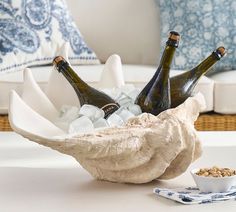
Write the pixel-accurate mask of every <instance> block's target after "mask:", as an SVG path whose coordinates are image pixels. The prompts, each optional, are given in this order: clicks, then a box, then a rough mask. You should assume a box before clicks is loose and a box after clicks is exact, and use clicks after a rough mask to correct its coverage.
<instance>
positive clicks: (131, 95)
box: [127, 88, 140, 102]
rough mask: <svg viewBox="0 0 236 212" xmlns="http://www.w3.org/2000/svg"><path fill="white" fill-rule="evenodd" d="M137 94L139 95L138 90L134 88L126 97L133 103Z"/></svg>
mask: <svg viewBox="0 0 236 212" xmlns="http://www.w3.org/2000/svg"><path fill="white" fill-rule="evenodd" d="M139 93H140V89H137V88H135V89H133V90H132V91H130V92H129V93H127V96H128V97H130V98H131V99H132V100H133V102H134V101H135V99H136V97H137V96H138V95H139Z"/></svg>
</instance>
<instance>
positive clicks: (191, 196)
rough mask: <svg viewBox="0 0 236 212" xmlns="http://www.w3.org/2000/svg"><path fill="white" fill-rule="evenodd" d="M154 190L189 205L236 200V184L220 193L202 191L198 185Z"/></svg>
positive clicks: (158, 193) (160, 194)
mask: <svg viewBox="0 0 236 212" xmlns="http://www.w3.org/2000/svg"><path fill="white" fill-rule="evenodd" d="M153 192H154V193H155V194H157V195H159V196H162V197H165V198H168V199H171V200H174V201H177V202H180V203H183V204H187V205H191V204H203V203H213V202H219V201H226V200H236V186H233V187H232V188H231V189H230V190H229V191H228V192H220V193H212V192H201V191H200V190H199V189H198V188H196V187H188V188H177V189H167V188H155V189H154V190H153Z"/></svg>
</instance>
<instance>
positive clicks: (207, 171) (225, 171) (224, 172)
mask: <svg viewBox="0 0 236 212" xmlns="http://www.w3.org/2000/svg"><path fill="white" fill-rule="evenodd" d="M196 175H198V176H204V177H230V176H233V175H236V170H233V169H230V168H219V167H217V166H213V167H212V168H201V169H200V170H199V171H198V172H196Z"/></svg>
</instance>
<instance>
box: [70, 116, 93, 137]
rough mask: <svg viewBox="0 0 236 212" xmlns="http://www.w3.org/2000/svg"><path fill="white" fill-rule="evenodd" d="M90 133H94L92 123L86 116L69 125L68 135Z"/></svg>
mask: <svg viewBox="0 0 236 212" xmlns="http://www.w3.org/2000/svg"><path fill="white" fill-rule="evenodd" d="M92 131H94V127H93V123H92V121H91V120H90V119H89V118H88V117H86V116H81V117H79V118H77V119H75V120H74V121H72V122H71V123H70V125H69V130H68V132H69V133H70V134H77V133H90V132H92Z"/></svg>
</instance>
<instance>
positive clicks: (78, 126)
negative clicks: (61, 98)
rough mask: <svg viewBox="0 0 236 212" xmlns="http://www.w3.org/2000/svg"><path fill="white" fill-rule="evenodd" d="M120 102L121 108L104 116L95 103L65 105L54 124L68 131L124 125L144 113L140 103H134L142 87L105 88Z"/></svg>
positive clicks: (89, 130) (106, 91)
mask: <svg viewBox="0 0 236 212" xmlns="http://www.w3.org/2000/svg"><path fill="white" fill-rule="evenodd" d="M102 91H103V92H104V93H106V94H107V95H109V96H111V97H112V98H113V99H114V100H115V101H116V102H118V103H119V105H120V108H119V109H118V110H117V111H115V112H114V113H113V114H111V115H110V116H109V117H108V118H107V119H105V118H104V115H105V114H104V111H103V110H101V109H100V108H98V107H95V106H93V105H88V104H85V105H83V106H82V107H81V108H78V107H75V106H69V105H63V106H62V107H61V110H60V116H59V117H58V118H57V119H56V120H55V122H54V124H55V125H57V126H58V127H59V128H61V129H63V130H64V131H66V132H68V133H70V134H71V133H89V132H91V131H93V130H95V129H97V128H105V127H114V126H121V125H123V124H124V123H125V122H126V121H127V120H128V119H129V118H131V117H134V116H137V115H139V114H141V113H142V111H141V108H140V107H139V105H136V104H134V101H135V98H136V97H137V95H138V94H139V92H140V89H137V88H135V87H134V86H133V85H124V86H123V87H121V88H113V89H103V90H102Z"/></svg>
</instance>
